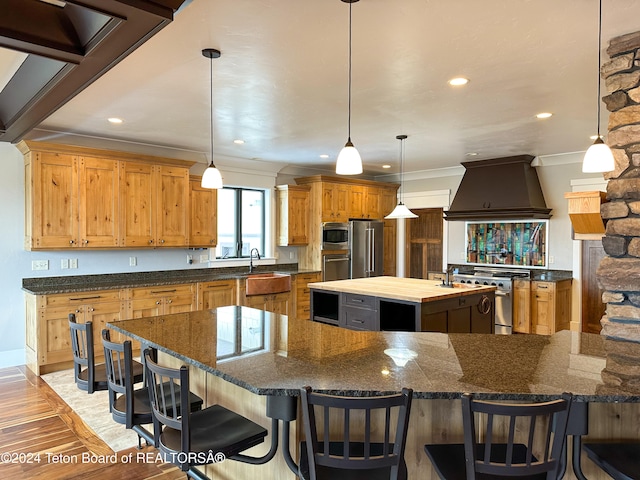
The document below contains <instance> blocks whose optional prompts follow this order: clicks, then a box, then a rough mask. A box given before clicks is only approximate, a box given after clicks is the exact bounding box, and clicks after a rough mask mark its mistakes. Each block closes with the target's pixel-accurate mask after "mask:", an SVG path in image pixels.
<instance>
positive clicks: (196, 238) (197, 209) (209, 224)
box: [189, 178, 218, 248]
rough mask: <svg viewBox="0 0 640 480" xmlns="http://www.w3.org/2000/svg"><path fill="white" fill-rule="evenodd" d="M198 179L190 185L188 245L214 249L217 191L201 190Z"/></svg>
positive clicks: (216, 237)
mask: <svg viewBox="0 0 640 480" xmlns="http://www.w3.org/2000/svg"><path fill="white" fill-rule="evenodd" d="M200 181H201V179H200V178H197V179H195V178H193V179H191V180H190V181H189V185H190V192H191V198H190V207H189V211H190V217H189V218H190V222H189V245H190V246H192V247H205V248H209V247H215V246H216V244H217V243H218V222H217V220H216V219H217V209H218V191H217V190H216V189H213V188H202V187H201V186H200Z"/></svg>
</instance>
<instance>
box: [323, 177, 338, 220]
mask: <svg viewBox="0 0 640 480" xmlns="http://www.w3.org/2000/svg"><path fill="white" fill-rule="evenodd" d="M333 192H334V184H333V183H323V184H322V221H323V222H336V221H337V218H336V201H335V198H334V196H333Z"/></svg>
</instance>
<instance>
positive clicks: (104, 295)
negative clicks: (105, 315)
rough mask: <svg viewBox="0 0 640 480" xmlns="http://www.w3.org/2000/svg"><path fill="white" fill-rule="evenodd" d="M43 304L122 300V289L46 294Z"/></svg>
mask: <svg viewBox="0 0 640 480" xmlns="http://www.w3.org/2000/svg"><path fill="white" fill-rule="evenodd" d="M43 300H44V301H43V303H42V305H43V306H47V307H55V306H59V305H78V304H85V303H102V302H113V301H119V300H120V290H117V289H116V290H99V291H93V292H78V293H65V294H60V295H45V296H44V299H43Z"/></svg>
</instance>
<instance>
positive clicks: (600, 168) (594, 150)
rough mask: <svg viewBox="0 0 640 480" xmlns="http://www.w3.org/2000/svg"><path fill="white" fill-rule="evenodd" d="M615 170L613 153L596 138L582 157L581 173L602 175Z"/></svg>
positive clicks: (600, 139)
mask: <svg viewBox="0 0 640 480" xmlns="http://www.w3.org/2000/svg"><path fill="white" fill-rule="evenodd" d="M615 168H616V162H615V160H614V159H613V153H612V152H611V149H610V148H609V145H607V144H606V143H604V142H603V141H602V138H600V137H598V138H597V139H596V141H595V142H593V145H591V146H590V147H589V149H588V150H587V153H585V155H584V160H583V161H582V171H583V172H585V173H603V172H610V171H611V170H613V169H615Z"/></svg>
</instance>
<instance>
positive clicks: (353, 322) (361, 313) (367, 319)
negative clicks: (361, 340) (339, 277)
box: [339, 293, 380, 330]
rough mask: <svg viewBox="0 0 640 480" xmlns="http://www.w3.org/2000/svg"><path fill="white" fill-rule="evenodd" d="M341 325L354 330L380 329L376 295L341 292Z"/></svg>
mask: <svg viewBox="0 0 640 480" xmlns="http://www.w3.org/2000/svg"><path fill="white" fill-rule="evenodd" d="M340 297H341V304H342V308H341V309H340V313H339V318H340V322H339V325H340V326H343V327H346V328H351V329H353V330H380V326H379V321H378V309H377V302H376V297H371V296H369V295H357V294H353V293H343V294H341V296H340Z"/></svg>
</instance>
